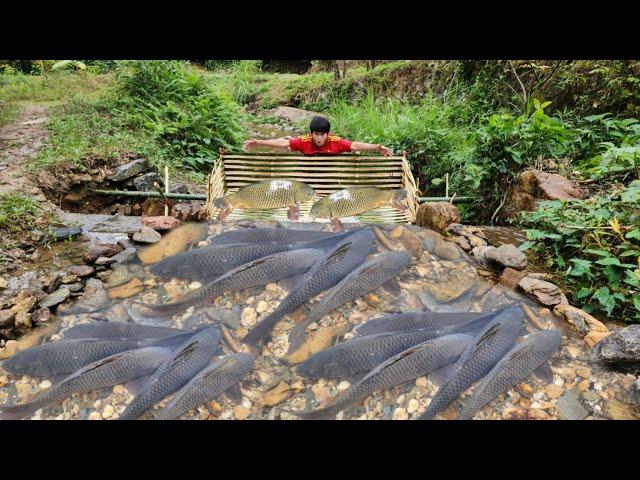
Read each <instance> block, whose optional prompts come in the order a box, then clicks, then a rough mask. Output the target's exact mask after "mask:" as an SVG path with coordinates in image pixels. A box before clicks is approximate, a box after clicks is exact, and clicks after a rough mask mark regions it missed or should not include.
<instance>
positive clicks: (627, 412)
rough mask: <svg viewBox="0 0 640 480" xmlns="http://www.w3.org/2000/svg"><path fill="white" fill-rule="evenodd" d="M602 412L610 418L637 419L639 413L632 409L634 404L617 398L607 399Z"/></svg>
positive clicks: (639, 417) (639, 416)
mask: <svg viewBox="0 0 640 480" xmlns="http://www.w3.org/2000/svg"><path fill="white" fill-rule="evenodd" d="M603 413H604V414H605V415H606V416H607V417H608V418H610V419H611V420H638V419H640V415H638V414H637V413H636V412H635V411H634V406H633V405H630V404H627V403H623V402H620V401H618V400H607V401H606V402H605V403H604V408H603Z"/></svg>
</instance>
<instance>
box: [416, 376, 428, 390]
mask: <svg viewBox="0 0 640 480" xmlns="http://www.w3.org/2000/svg"><path fill="white" fill-rule="evenodd" d="M416 387H420V388H427V377H419V378H416Z"/></svg>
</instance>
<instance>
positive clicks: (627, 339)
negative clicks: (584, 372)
mask: <svg viewBox="0 0 640 480" xmlns="http://www.w3.org/2000/svg"><path fill="white" fill-rule="evenodd" d="M596 358H597V359H598V360H600V361H601V362H604V363H607V364H610V365H613V366H620V367H622V368H627V369H631V370H634V371H640V325H629V326H628V327H626V328H623V329H620V330H618V331H616V332H613V333H612V334H611V335H609V336H607V337H606V338H605V339H604V340H602V341H601V342H600V343H598V344H597V345H596Z"/></svg>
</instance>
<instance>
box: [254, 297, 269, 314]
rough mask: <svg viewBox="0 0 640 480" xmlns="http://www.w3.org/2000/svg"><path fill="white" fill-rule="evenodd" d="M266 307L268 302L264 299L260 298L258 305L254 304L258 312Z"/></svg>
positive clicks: (267, 307) (264, 310)
mask: <svg viewBox="0 0 640 480" xmlns="http://www.w3.org/2000/svg"><path fill="white" fill-rule="evenodd" d="M268 309H269V304H268V303H267V302H265V301H264V300H260V301H259V302H258V305H256V312H258V313H263V312H266V311H267V310H268Z"/></svg>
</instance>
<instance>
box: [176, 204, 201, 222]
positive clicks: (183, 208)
mask: <svg viewBox="0 0 640 480" xmlns="http://www.w3.org/2000/svg"><path fill="white" fill-rule="evenodd" d="M170 215H171V216H172V217H175V218H177V219H178V220H181V221H183V222H201V221H203V220H206V218H207V212H206V210H205V208H204V205H202V204H201V203H176V204H175V205H174V206H173V208H172V209H171V212H170Z"/></svg>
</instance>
